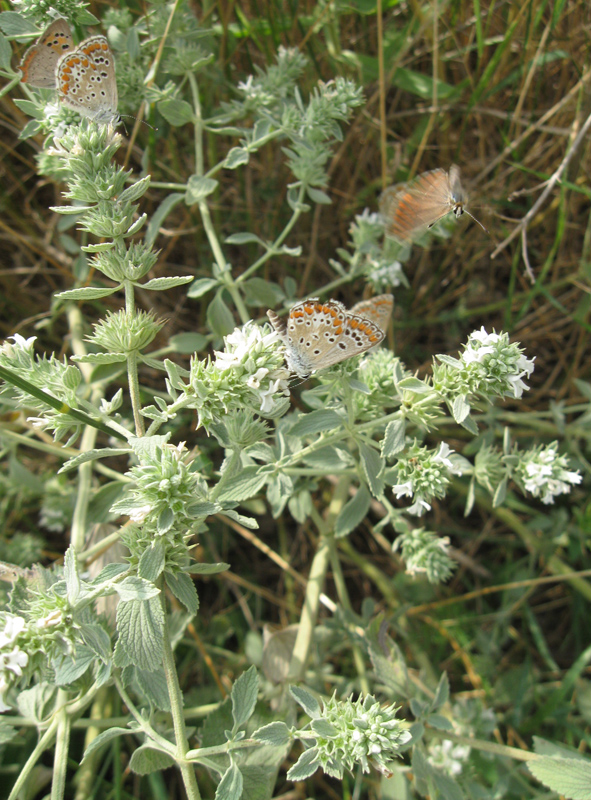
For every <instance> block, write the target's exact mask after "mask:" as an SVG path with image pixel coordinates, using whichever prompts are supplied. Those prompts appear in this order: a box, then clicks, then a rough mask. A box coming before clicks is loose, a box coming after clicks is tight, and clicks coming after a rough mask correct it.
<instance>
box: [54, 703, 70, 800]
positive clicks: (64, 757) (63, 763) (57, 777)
mask: <svg viewBox="0 0 591 800" xmlns="http://www.w3.org/2000/svg"><path fill="white" fill-rule="evenodd" d="M66 700H67V695H66V693H65V692H64V691H63V689H60V691H59V693H58V699H57V702H58V704H61V705H62V707H61V708H60V710H59V711H58V713H57V720H58V727H57V733H56V737H55V753H54V757H53V779H52V782H51V800H63V797H64V796H65V791H66V773H67V770H68V750H69V747H70V721H71V717H70V713H69V709H68V707H67V706H66Z"/></svg>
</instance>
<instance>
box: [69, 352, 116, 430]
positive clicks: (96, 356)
mask: <svg viewBox="0 0 591 800" xmlns="http://www.w3.org/2000/svg"><path fill="white" fill-rule="evenodd" d="M70 360H71V361H73V362H74V363H76V364H100V365H106V364H123V363H125V362H126V361H127V356H126V355H125V353H87V355H85V356H70ZM119 438H123V437H121V436H120V437H119Z"/></svg>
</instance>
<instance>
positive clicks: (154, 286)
mask: <svg viewBox="0 0 591 800" xmlns="http://www.w3.org/2000/svg"><path fill="white" fill-rule="evenodd" d="M192 280H193V276H192V275H185V277H180V276H179V277H175V278H153V279H152V280H151V281H148V282H147V283H141V284H138V285H139V286H140V287H141V288H142V289H147V290H148V291H149V292H164V291H166V290H167V289H174V287H175V286H184V285H185V284H186V283H191V281H192Z"/></svg>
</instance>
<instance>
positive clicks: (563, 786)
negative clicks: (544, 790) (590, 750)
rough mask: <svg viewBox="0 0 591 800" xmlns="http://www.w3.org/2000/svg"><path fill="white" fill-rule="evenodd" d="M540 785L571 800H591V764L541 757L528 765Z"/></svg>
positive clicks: (579, 760)
mask: <svg viewBox="0 0 591 800" xmlns="http://www.w3.org/2000/svg"><path fill="white" fill-rule="evenodd" d="M526 766H527V768H528V769H529V771H530V772H531V774H532V775H533V776H534V777H535V778H537V779H538V780H539V781H540V783H543V784H544V786H547V787H548V788H549V789H551V790H552V791H554V792H556V793H557V794H560V795H564V797H567V798H569V800H591V762H590V761H582V760H581V759H578V758H557V757H552V756H540V758H539V759H536V760H535V761H528V762H527V764H526Z"/></svg>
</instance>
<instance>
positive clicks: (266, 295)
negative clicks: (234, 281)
mask: <svg viewBox="0 0 591 800" xmlns="http://www.w3.org/2000/svg"><path fill="white" fill-rule="evenodd" d="M242 286H243V288H244V294H245V296H246V300H247V302H248V303H249V304H250V305H254V306H265V307H267V308H272V307H273V306H276V305H278V304H279V303H282V302H283V300H285V293H284V291H283V289H282V288H281V286H279V284H277V283H273V282H272V281H265V280H263V278H251V279H250V280H248V281H245V282H244V283H243V284H242Z"/></svg>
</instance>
